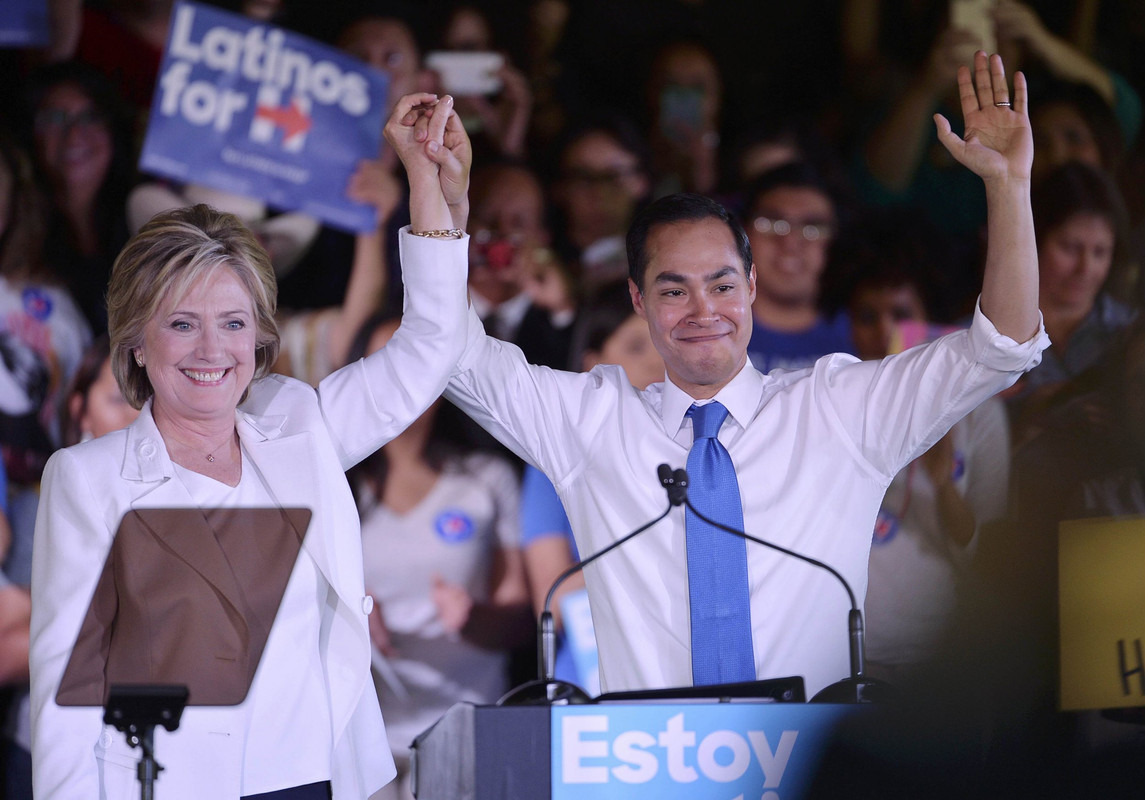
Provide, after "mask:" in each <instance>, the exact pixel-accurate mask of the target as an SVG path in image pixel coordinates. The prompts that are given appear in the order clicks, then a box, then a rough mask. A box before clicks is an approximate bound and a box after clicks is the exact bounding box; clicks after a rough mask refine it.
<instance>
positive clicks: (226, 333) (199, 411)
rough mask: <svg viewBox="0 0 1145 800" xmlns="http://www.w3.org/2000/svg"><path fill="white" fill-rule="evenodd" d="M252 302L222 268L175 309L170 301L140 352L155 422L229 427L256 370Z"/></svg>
mask: <svg viewBox="0 0 1145 800" xmlns="http://www.w3.org/2000/svg"><path fill="white" fill-rule="evenodd" d="M255 340H256V325H255V312H254V304H253V303H252V301H251V297H250V294H249V293H248V292H247V290H246V288H245V287H244V286H243V284H242V283H241V282H240V281H239V279H238V277H237V276H236V275H235V273H234V272H233V271H232V270H231V269H229V268H226V267H216V268H214V269H212V270H210V271H209V272H207V273H205V274H204V275H203V277H202V278H200V279H199V280H198V281H196V282H195V283H193V284H192V285H191V287H190V288H189V289H188V290H187V292H186V293H185V294H184V295H183V296H182V297H181V298H179V299H178V301H177V302H173V301H171V300H166V301H164V302H163V303H162V304H161V305H160V306H159V310H158V311H157V312H156V314H155V316H153V317H152V318H151V319H150V320H149V321H148V322H147V325H146V326H145V328H144V331H143V346H142V347H141V348H137V349H136V355H141V356H142V357H143V360H144V365H145V368H146V370H147V377H148V378H149V379H150V381H151V385H152V387H153V388H154V390H155V399H154V404H153V413H154V415H155V418H156V421H160V420H165V421H170V422H174V423H176V424H179V425H183V426H187V425H195V424H198V423H210V422H219V421H229V422H231V424H233V420H234V413H235V408H236V407H237V406H238V404H239V400H240V399H241V397H242V395H243V392H244V391H246V388H247V386H248V385H249V384H250V382H251V378H252V377H253V375H254V370H255Z"/></svg>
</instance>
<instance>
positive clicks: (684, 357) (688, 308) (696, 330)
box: [629, 219, 755, 400]
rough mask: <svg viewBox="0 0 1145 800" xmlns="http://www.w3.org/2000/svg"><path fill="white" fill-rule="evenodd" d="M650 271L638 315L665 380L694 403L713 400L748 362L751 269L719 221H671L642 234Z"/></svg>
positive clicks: (637, 300) (637, 295)
mask: <svg viewBox="0 0 1145 800" xmlns="http://www.w3.org/2000/svg"><path fill="white" fill-rule="evenodd" d="M646 249H647V253H648V266H647V268H646V270H645V272H644V285H643V287H641V289H642V291H638V290H637V287H636V285H635V284H633V283H631V282H629V290H630V292H631V293H632V303H633V306H634V307H635V308H636V313H637V314H639V315H640V316H641V317H643V318H644V319H645V320H646V321H647V323H648V330H649V332H650V333H651V335H652V343H653V344H654V345H655V346H656V350H657V352H659V353H660V356H661V358H663V359H664V366H665V368H666V369H667V372H668V377H669V378H670V379H671V381H672V382H673V383H675V384H676V385H677V386H678V387H680V388H681V389H683V390H684V391H685V392H687V393H688V394H689V395H691V396H692V397H693V398H695V399H697V400H702V399H705V398H709V397H714V396H715V394H716V393H717V392H718V391H719V390H720V389H722V388H723V387H724V386H725V385H726V384H727V383H728V381H730V380H731V379H732V378H733V377H735V375H736V373H738V372H739V370H740V369H741V368H742V367H743V365H744V363H745V361H746V360H747V343H748V340H749V339H750V338H751V303H752V301H753V300H754V299H755V268H754V266H753V267H752V269H751V272H750V275H745V274H744V265H743V260H742V259H741V257H740V255H739V252H738V250H737V249H736V245H735V239H734V238H733V236H732V233H731V230H730V229H729V228H728V226H727V224H725V223H724V222H723V221H721V220H719V219H704V220H699V221H696V222H674V223H666V224H661V225H658V226H656V227H654V228H653V229H652V230H651V232H650V233H649V235H648V242H647V247H646Z"/></svg>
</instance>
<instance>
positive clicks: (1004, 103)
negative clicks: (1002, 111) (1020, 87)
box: [994, 100, 1011, 108]
mask: <svg viewBox="0 0 1145 800" xmlns="http://www.w3.org/2000/svg"><path fill="white" fill-rule="evenodd" d="M1010 106H1011V103H1010V101H1009V100H1003V101H1002V102H1001V103H995V104H994V108H1009V107H1010Z"/></svg>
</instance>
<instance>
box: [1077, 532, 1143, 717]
mask: <svg viewBox="0 0 1145 800" xmlns="http://www.w3.org/2000/svg"><path fill="white" fill-rule="evenodd" d="M1058 552H1059V569H1058V575H1059V581H1060V592H1059V602H1060V605H1061V707H1062V710H1063V711H1076V710H1081V709H1092V708H1124V707H1129V706H1145V658H1143V656H1145V517H1127V518H1119V519H1110V518H1105V519H1082V520H1067V521H1065V522H1062V523H1061V527H1060V533H1059V537H1058Z"/></svg>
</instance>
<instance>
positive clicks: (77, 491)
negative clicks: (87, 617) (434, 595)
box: [30, 234, 467, 800]
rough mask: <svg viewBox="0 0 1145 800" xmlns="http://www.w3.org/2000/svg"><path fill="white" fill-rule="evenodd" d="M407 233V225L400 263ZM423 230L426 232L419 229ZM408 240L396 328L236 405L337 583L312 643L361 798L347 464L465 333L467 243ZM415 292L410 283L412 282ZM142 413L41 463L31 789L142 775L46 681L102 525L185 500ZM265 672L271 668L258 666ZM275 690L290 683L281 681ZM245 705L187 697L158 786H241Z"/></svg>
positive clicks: (134, 754) (378, 748) (376, 778)
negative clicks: (304, 376) (341, 363)
mask: <svg viewBox="0 0 1145 800" xmlns="http://www.w3.org/2000/svg"><path fill="white" fill-rule="evenodd" d="M408 238H409V237H408V236H406V235H404V234H403V242H402V244H403V264H404V263H406V261H407V258H408V254H407V253H406V250H407V247H406V244H407V242H406V241H405V240H407V239H408ZM419 244H420V243H419ZM431 244H432V245H433V246H432V247H422V246H419V247H417V258H416V259H411V260H415V261H416V268H414V269H411V270H409V272H410V273H411V274H409V275H407V278H406V312H405V317H404V319H403V323H402V327H401V329H400V330H399V331H398V332H397V333H395V334H394V337H393V339H391V341H390V343H389V344H388V345H387V346H386V347H385V348H384V349H383V350H381V351H379V352H378V353H376V354H374V355H373V356H371V357H369V358H367V359H364V360H362V361H359V362H357V363H355V364H351V365H349V366H347V367H345V368H343V369H342V370H339V371H338V372H336V373H334V374H333V375H331V376H330V377H328V378H327V379H326V380H324V381H323V382H322V384H321V385H320V386H319V388H318V390H317V391H315V390H314V389H313V388H311V387H310V386H307V385H306V384H303V383H301V382H299V381H295V380H293V379H289V378H283V377H281V376H271V377H269V378H265V379H263V380H260V381H258V382H256V383H255V384H253V385H252V387H251V392H250V396H249V397H248V399H247V401H246V402H245V403H243V405H242V406H240V408H239V409H238V410H237V411H236V418H235V419H236V428H237V430H238V434H239V438H240V439H241V442H242V445H243V447H244V448H245V451H246V453H247V454H248V455H249V458H250V462H248V463H244V465H243V468H244V469H250V468H252V467H253V468H256V469H257V470H258V471H259V472H261V473H262V475H263V476H264V477H265V478H266V482H267V485H268V486H269V488H270V491H271V493H272V495H273V496H274V499H275V501H276V502H277V503H278V504H279V505H282V506H304V507H308V508H310V509H311V510H312V512H313V518H312V521H311V525H310V532H309V533H308V535H307V537H306V540H305V543H304V546H305V547H306V550H307V552H308V553H309V555H310V557H311V558H313V560H314V563H315V564H316V566H317V567H318V569H319V570H320V571H321V573H322V575H323V576H324V577H325V579H326V581H327V582H328V583H329V585H330V587H331V588H332V590H333V591H332V596H331V598H330V603H329V604H328V605H327V606H326V607H325V608H323V609H322V613H323V617H322V627H321V636H320V643H319V646H320V651H321V656H322V660H323V665H324V667H325V670H326V676H327V691H328V697H329V704H330V710H331V717H332V722H333V733H334V751H333V760H332V771H333V774H332V776H331V781H332V785H333V791H334V797H335V798H337V800H343V798H345V799H347V800H348V799H349V798H355V800H356V799H357V798H365V797H368V796H369V795H370V794H372V793H373V792H375V791H377V790H378V789H379V788H381V786H383V785H384V784H385V783H387V782H388V781H390V780H391V779H392V778H393V776H394V764H393V759H392V757H391V755H390V752H389V747H388V745H387V743H386V735H385V728H384V726H383V723H382V718H381V712H380V710H379V707H378V700H377V696H376V693H375V691H374V687H373V682H372V680H371V678H370V639H369V632H368V628H367V620H366V614H367V613H368V611H369V606H370V602H369V601H368V599H367V598H366V594H365V589H364V587H363V579H362V549H361V539H360V528H359V521H358V515H357V511H356V509H355V506H354V502H353V498H352V496H351V494H350V489H349V486H348V484H347V482H346V478H345V475H344V472H345V470H346V469H348V468H349V467H350V466H352V465H353V464H355V463H357V462H358V461H360V460H361V459H362V458H364V457H365V456H366V455H368V454H369V453H372V452H374V451H375V450H377V449H378V448H379V447H381V446H382V445H383V444H385V443H386V442H387V441H389V440H390V439H392V438H393V437H394V436H396V435H397V434H398V433H400V432H401V431H402V430H403V429H404V428H405V427H406V426H407V425H408V424H409V423H410V422H411V421H412V420H414V419H416V418H417V417H418V416H419V415H420V414H421V413H422V412H423V411H424V410H425V409H426V408H428V406H429V405H430V403H432V402H433V400H434V399H436V397H437V396H438V395H439V394H440V393H441V391H442V389H443V388H444V386H445V383H446V381H447V380H448V377H449V373H450V370H451V369H452V368H453V366H454V364H455V363H456V361H457V358H458V356H459V355H460V353H461V349H462V347H463V345H464V321H465V314H464V309H465V302H466V301H465V248H466V246H467V242H466V241H464V240H462V241H459V242H449V241H434V242H432V243H431ZM411 290H412V291H411ZM192 505H194V501H193V500H192V498H191V497H190V495H189V494H188V493H187V491H186V489H185V487H184V486H183V484H182V482H181V481H179V480H178V479H177V478H176V477H175V472H174V466H173V464H172V462H171V460H170V458H169V457H168V455H167V451H166V448H165V446H164V443H163V440H162V438H161V437H160V435H159V431H158V429H157V428H156V427H155V422H154V419H153V418H152V416H151V409H150V403H148V404H147V405H145V406H144V408H143V411H142V413H141V414H140V415H139V418H138V419H137V420H136V421H135V422H134V423H132V425H131V426H129V427H128V428H127V429H125V430H123V431H118V432H116V433H114V434H109V435H108V436H105V437H102V438H100V439H97V440H95V441H92V442H87V443H85V444H81V445H77V446H76V447H72V448H68V449H66V450H61V451H59V452H57V453H56V454H55V455H54V456H53V457H52V458H51V459H50V460H49V462H48V466H47V468H46V469H45V471H44V480H43V484H42V492H41V500H40V511H39V517H38V519H37V522H36V534H35V545H34V550H33V570H32V571H33V577H32V641H31V654H30V661H31V697H32V769H33V788H34V792H35V796H36V798H37V800H54V799H55V798H67V799H68V800H71V799H72V798H85V799H86V798H115V800H118V799H119V798H123V799H124V800H127V799H128V798H132V799H133V798H135V797H138V795H139V786H138V782H137V779H136V777H135V764H136V763H137V762H138V757H139V752H138V751H134V750H131V749H130V748H129V747H128V746H127V744H126V742H125V739H124V736H123V734H121V733H119V732H118V731H116V730H115V729H114V728H110V727H105V726H104V725H103V724H102V716H103V712H102V709H100V708H78V707H61V706H59V705H57V704H56V702H55V694H56V691H57V688H58V686H59V683H60V679H61V677H62V675H63V670H64V668H65V666H66V664H67V659H68V657H69V655H70V653H71V648H72V645H73V644H74V642H75V637H76V634H77V632H78V631H79V628H80V625H81V623H82V620H83V616H84V613H85V612H86V610H87V605H88V602H89V601H90V599H91V596H92V593H93V591H94V588H95V584H96V581H97V580H98V577H99V574H100V571H101V570H102V567H103V562H104V560H105V558H106V556H107V552H108V550H109V548H110V545H111V539H112V537H113V536H114V533H115V531H116V529H117V528H118V526H119V522H120V519H121V518H122V516H123V514H124V513H126V512H127V511H128V510H130V509H133V508H170V507H182V506H192ZM263 674H264V679H269V685H271V686H273V674H274V673H273V672H267V671H264V673H263ZM282 691H283V692H284V693H285V692H290V691H292V687H291V686H286V685H284V686H283V687H282ZM247 707H248V704H246V703H244V704H243V705H240V706H235V707H230V708H222V707H215V708H207V707H194V706H192V707H189V708H188V709H187V710H186V711H185V712H184V715H183V720H182V724H181V725H180V727H179V729H178V730H177V731H175V732H174V733H167V732H166V731H164V730H162V729H160V730H158V731H157V732H156V744H155V747H156V756H157V760H158V761H159V763H160V764H162V765H163V767H164V768H165V769H164V771H163V772H161V773H160V774H159V779H158V781H157V783H156V787H157V794H158V795H160V796H162V797H163V798H164V800H181V798H187V799H188V800H190V799H191V798H194V799H195V800H199V799H200V798H204V797H211V798H238V797H239V796H240V787H241V769H242V763H243V759H244V758H249V757H252V756H253V757H256V758H262V757H265V758H267V759H273V758H275V757H276V754H275V753H272V752H268V753H265V754H260V753H253V754H252V753H249V752H247V751H248V750H249V748H252V747H258V745H259V743H258V742H248V741H246V739H245V731H246V726H247Z"/></svg>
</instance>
